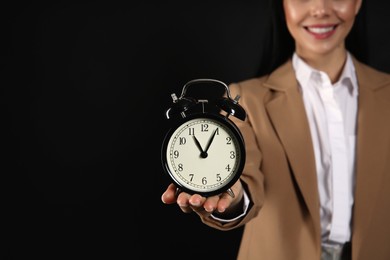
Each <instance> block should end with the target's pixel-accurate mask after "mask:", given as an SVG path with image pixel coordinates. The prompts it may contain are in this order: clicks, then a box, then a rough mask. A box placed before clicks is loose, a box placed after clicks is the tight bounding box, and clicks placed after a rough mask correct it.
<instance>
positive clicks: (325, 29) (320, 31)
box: [305, 25, 337, 39]
mask: <svg viewBox="0 0 390 260" xmlns="http://www.w3.org/2000/svg"><path fill="white" fill-rule="evenodd" d="M336 27H337V25H332V26H330V25H329V26H305V29H306V30H307V31H308V32H309V33H310V34H312V35H313V36H314V37H316V38H318V39H325V38H328V37H330V36H331V35H332V34H333V33H334V32H335V30H336Z"/></svg>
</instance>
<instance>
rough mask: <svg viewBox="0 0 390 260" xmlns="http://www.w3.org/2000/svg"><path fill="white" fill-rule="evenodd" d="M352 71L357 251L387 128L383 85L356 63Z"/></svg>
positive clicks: (369, 211)
mask: <svg viewBox="0 0 390 260" xmlns="http://www.w3.org/2000/svg"><path fill="white" fill-rule="evenodd" d="M355 68H356V73H357V76H358V81H359V108H358V111H359V112H358V130H357V157H356V186H355V187H356V188H355V206H354V214H353V216H354V219H353V243H355V245H356V246H354V248H357V249H358V248H360V247H361V245H362V244H364V237H365V236H364V234H365V231H366V230H368V229H369V223H370V218H371V216H372V213H373V208H374V206H375V205H376V204H375V201H377V200H376V197H377V192H378V190H379V187H380V186H381V182H382V178H383V174H384V170H383V169H384V167H385V163H386V162H387V161H388V160H389V158H386V156H388V149H389V148H388V146H387V144H388V142H386V141H385V140H383V137H384V136H388V133H389V132H390V128H389V123H388V120H389V116H388V115H389V111H388V107H385V106H381V103H380V100H378V96H379V95H380V93H378V92H380V91H379V89H380V87H381V86H383V85H384V84H385V82H384V81H383V79H382V78H380V77H377V75H376V76H374V74H370V69H369V70H367V69H365V67H364V65H362V64H360V63H358V62H356V61H355ZM387 84H388V82H387ZM386 109H387V110H386ZM357 249H356V250H357Z"/></svg>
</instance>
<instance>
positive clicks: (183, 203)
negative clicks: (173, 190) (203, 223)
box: [176, 192, 193, 213]
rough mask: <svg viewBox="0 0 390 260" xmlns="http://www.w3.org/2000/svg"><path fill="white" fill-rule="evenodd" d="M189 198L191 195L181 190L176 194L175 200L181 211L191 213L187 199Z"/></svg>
mask: <svg viewBox="0 0 390 260" xmlns="http://www.w3.org/2000/svg"><path fill="white" fill-rule="evenodd" d="M190 198H191V195H190V194H188V193H186V192H181V193H179V195H178V196H177V199H176V202H177V205H178V206H179V207H180V209H181V211H183V212H184V213H191V212H193V210H192V208H191V205H190V203H189V200H190Z"/></svg>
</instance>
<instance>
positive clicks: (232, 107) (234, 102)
mask: <svg viewBox="0 0 390 260" xmlns="http://www.w3.org/2000/svg"><path fill="white" fill-rule="evenodd" d="M211 82H214V83H218V84H220V85H222V86H224V87H225V89H226V95H227V98H226V97H223V98H221V99H219V100H217V102H216V105H217V106H218V107H219V108H220V109H221V110H223V111H225V112H226V113H227V115H226V116H227V117H228V116H230V115H233V116H235V117H237V118H238V119H240V120H244V119H245V117H246V112H245V110H244V109H243V108H242V107H241V106H240V105H239V104H238V100H239V99H240V96H239V95H237V96H236V97H235V98H234V99H233V98H232V97H231V95H230V89H229V86H228V85H227V84H226V83H224V82H222V81H220V80H217V79H210V78H201V79H193V80H190V81H188V82H187V83H186V84H185V85H184V86H183V89H182V92H181V95H180V98H179V99H183V98H184V96H185V95H186V92H187V89H188V87H189V86H190V85H193V84H198V83H211Z"/></svg>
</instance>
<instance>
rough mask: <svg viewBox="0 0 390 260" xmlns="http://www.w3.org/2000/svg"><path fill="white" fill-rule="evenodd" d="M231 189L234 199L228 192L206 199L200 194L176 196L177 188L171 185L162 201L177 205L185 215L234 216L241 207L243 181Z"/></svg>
mask: <svg viewBox="0 0 390 260" xmlns="http://www.w3.org/2000/svg"><path fill="white" fill-rule="evenodd" d="M231 189H232V191H233V193H234V195H235V196H234V198H233V197H232V196H230V195H229V194H228V193H226V192H223V193H221V194H218V195H215V196H210V197H207V198H206V197H202V196H201V195H199V194H193V195H191V194H188V193H186V192H180V193H179V194H176V193H177V189H176V186H175V185H174V184H172V183H171V184H170V185H169V186H168V188H167V189H166V190H165V192H164V193H163V194H162V196H161V200H162V201H163V202H164V203H165V204H173V203H177V205H178V206H179V207H180V209H181V210H182V211H183V212H184V213H191V212H196V213H197V214H198V215H201V216H209V215H211V214H212V213H213V212H214V213H216V214H218V215H219V216H221V215H223V214H224V213H225V212H228V214H232V212H234V211H235V210H236V209H237V206H238V205H241V203H240V202H241V201H242V197H243V190H242V189H243V188H242V184H241V181H240V180H238V181H237V182H236V183H235V184H234V185H233V186H232V187H231Z"/></svg>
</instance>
